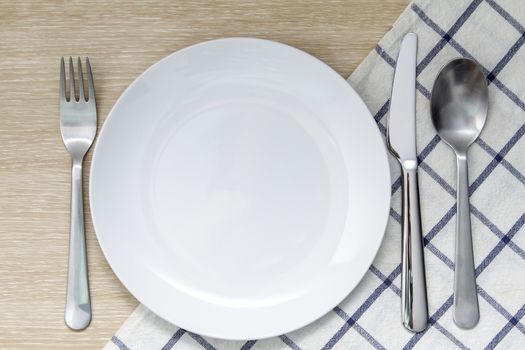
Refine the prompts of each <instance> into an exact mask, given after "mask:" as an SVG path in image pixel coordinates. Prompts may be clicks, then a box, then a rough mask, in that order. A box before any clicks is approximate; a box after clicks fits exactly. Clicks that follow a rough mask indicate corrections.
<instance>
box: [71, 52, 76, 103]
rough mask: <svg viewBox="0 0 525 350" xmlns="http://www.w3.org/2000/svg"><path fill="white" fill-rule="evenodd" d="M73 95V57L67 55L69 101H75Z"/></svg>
mask: <svg viewBox="0 0 525 350" xmlns="http://www.w3.org/2000/svg"><path fill="white" fill-rule="evenodd" d="M76 100H77V98H76V96H75V72H74V70H73V58H71V56H69V101H70V102H71V101H76Z"/></svg>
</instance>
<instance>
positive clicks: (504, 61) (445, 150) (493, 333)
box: [104, 0, 525, 350]
mask: <svg viewBox="0 0 525 350" xmlns="http://www.w3.org/2000/svg"><path fill="white" fill-rule="evenodd" d="M524 25H525V4H524V3H523V2H522V1H520V0H502V1H494V0H485V1H482V0H475V1H458V0H440V1H432V0H416V1H414V2H413V3H411V4H410V5H409V6H408V8H407V9H406V10H405V11H404V12H403V13H402V15H401V16H400V18H399V19H398V20H397V21H396V23H395V24H394V25H393V27H392V29H391V30H390V31H389V32H388V33H387V34H386V35H385V37H384V38H383V39H382V40H381V41H380V42H379V44H378V45H377V46H376V47H375V49H374V50H373V51H372V52H371V53H370V54H369V55H368V57H367V58H366V59H365V60H364V62H363V63H362V64H361V65H360V66H359V67H358V68H357V69H356V70H355V72H354V73H353V74H352V76H351V77H350V78H349V83H350V84H351V85H352V86H353V87H354V88H355V89H356V90H357V92H358V93H359V94H360V95H361V97H362V98H363V99H364V101H365V103H366V104H367V105H368V107H369V109H370V111H371V112H372V114H373V116H374V119H375V120H376V122H377V125H378V127H379V129H380V130H381V132H382V133H383V134H384V133H385V125H386V123H385V122H386V117H387V114H388V108H389V97H390V93H391V86H392V84H391V82H392V77H393V72H394V67H395V60H396V57H397V53H398V50H399V45H400V41H401V39H402V37H403V35H404V34H405V33H407V32H415V33H417V34H418V36H419V48H418V66H417V91H418V93H417V146H418V152H419V161H420V165H419V182H420V183H419V185H420V195H421V207H422V208H421V209H422V214H421V215H422V226H423V233H424V244H425V259H426V272H427V285H428V298H429V313H430V322H429V327H428V329H427V330H426V331H425V332H422V333H419V334H413V333H410V332H408V331H406V330H405V329H404V328H403V326H402V325H401V320H400V313H401V310H400V297H399V295H400V290H399V286H400V250H401V243H400V238H401V226H400V212H401V210H400V204H401V194H400V178H399V176H400V171H399V166H398V165H397V163H396V162H395V161H394V160H393V159H392V158H391V169H392V209H391V211H390V220H389V223H388V227H387V231H386V236H385V239H384V241H383V244H382V246H381V249H380V251H379V253H378V255H377V257H376V259H375V261H374V263H373V265H372V266H371V267H370V269H369V271H368V272H367V274H366V275H365V277H364V278H363V280H362V281H361V283H360V284H359V286H358V287H357V288H356V289H355V290H354V291H352V293H351V294H350V295H349V296H348V297H347V298H346V299H345V300H344V301H343V302H342V303H341V304H340V305H339V306H337V307H336V308H334V309H333V310H331V311H329V312H328V313H327V314H326V315H325V316H324V317H322V318H321V319H319V320H317V321H315V322H314V323H312V324H310V325H309V326H306V327H304V328H302V329H300V330H297V331H295V332H292V333H289V334H286V335H281V336H279V337H275V338H270V339H264V340H252V341H248V342H246V341H244V342H237V341H235V342H233V341H223V340H217V339H211V338H205V337H202V336H200V335H198V334H194V333H191V332H188V331H185V330H183V329H180V328H178V327H176V326H174V325H171V324H169V323H167V322H165V321H163V320H162V319H160V318H158V317H157V316H155V315H154V314H153V313H151V312H150V311H149V310H147V309H146V308H145V307H144V306H139V307H138V308H137V310H136V311H135V312H134V313H133V314H132V315H131V316H130V317H129V319H128V320H127V321H126V322H125V323H124V325H123V326H122V328H121V329H120V330H119V331H118V332H117V333H116V335H115V336H113V337H112V338H111V340H110V341H109V343H108V344H107V345H106V347H105V348H104V349H107V350H110V349H202V348H204V349H243V350H248V349H323V350H327V349H367V348H376V349H400V348H403V349H412V348H418V349H428V348H435V349H448V348H456V347H457V348H461V349H467V348H470V349H482V348H485V349H493V348H496V347H498V348H501V349H523V348H524V347H525V322H523V320H522V318H523V316H524V314H525V304H524V303H525V251H524V249H525V228H524V227H523V225H524V224H525V186H524V185H525V156H524V155H525V138H523V139H522V136H523V134H524V133H525V73H524V71H525V48H522V46H523V44H524V43H525V28H524ZM460 56H466V57H471V58H474V59H476V60H477V61H478V62H479V63H480V64H481V65H482V67H483V69H484V73H485V75H486V77H487V80H488V84H489V113H488V120H487V123H486V124H485V127H484V129H483V132H482V134H481V137H480V138H479V139H478V140H477V141H476V142H475V144H473V145H472V146H471V148H470V151H469V156H470V160H469V172H470V174H469V176H470V200H471V220H472V231H473V238H474V257H475V263H476V274H477V283H478V296H479V306H480V313H481V319H480V322H479V324H478V325H477V326H476V327H475V328H474V329H472V330H462V329H460V328H458V327H457V326H456V325H455V324H454V322H453V320H452V303H453V296H452V287H453V272H454V240H455V223H456V201H455V195H456V190H455V176H456V174H455V171H456V166H455V156H454V154H453V152H452V150H451V149H450V148H449V147H448V146H447V145H446V144H445V143H444V142H443V141H441V140H440V139H439V137H438V136H437V135H436V132H435V130H434V128H433V126H432V123H431V119H430V114H429V99H430V95H431V93H430V91H431V89H432V84H433V81H434V79H435V77H436V75H437V73H438V71H439V69H440V68H441V67H442V66H443V65H444V64H446V63H447V62H448V61H449V60H451V59H453V58H456V57H460ZM203 317H205V315H203Z"/></svg>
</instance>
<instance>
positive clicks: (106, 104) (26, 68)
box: [0, 0, 408, 349]
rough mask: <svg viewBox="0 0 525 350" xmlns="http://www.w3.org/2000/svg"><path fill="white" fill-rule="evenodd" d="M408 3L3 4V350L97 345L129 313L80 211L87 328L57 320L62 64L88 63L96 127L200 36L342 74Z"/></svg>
mask: <svg viewBox="0 0 525 350" xmlns="http://www.w3.org/2000/svg"><path fill="white" fill-rule="evenodd" d="M407 3H408V0H312V1H303V2H299V1H286V0H276V1H268V0H267V1H249V0H248V1H246V0H226V1H225V0H217V1H209V2H206V1H200V0H199V1H195V0H188V1H186V0H184V1H180V0H179V1H172V2H170V1H165V2H155V1H134V2H131V1H127V2H119V3H115V2H111V1H90V2H85V3H82V2H80V1H52V2H40V1H33V2H30V1H14V2H12V1H7V0H0V118H1V119H0V349H7V348H9V349H34V348H39V349H98V348H101V347H102V346H103V344H104V343H105V342H106V341H107V340H108V338H109V337H110V336H111V335H112V334H113V333H114V332H115V331H116V330H117V329H118V328H119V326H120V325H121V324H122V322H123V321H124V320H125V319H126V318H127V317H128V315H129V314H130V313H131V312H132V311H133V309H134V308H135V306H136V305H137V301H136V300H135V299H134V298H133V297H132V296H131V295H130V294H129V293H128V292H127V291H126V289H125V288H124V287H123V286H122V285H121V284H120V282H119V281H118V280H117V278H116V277H115V275H114V274H113V272H112V271H111V269H110V268H109V266H108V265H107V263H106V260H105V259H104V257H103V255H102V253H101V251H100V248H99V245H98V243H97V240H96V237H95V235H94V232H93V227H92V225H91V221H90V214H89V212H86V225H87V245H88V259H89V274H90V284H91V296H92V305H93V321H92V323H91V326H90V327H89V328H88V329H87V330H85V331H83V332H79V333H76V332H72V331H70V330H69V329H68V328H67V327H66V326H65V325H64V322H63V307H64V298H65V285H66V271H67V266H66V265H67V249H68V234H69V227H68V226H69V195H70V163H69V156H68V154H67V153H66V151H65V149H64V146H63V144H62V140H61V137H60V131H59V127H58V126H59V125H58V104H57V103H58V73H59V58H60V56H69V55H72V56H77V55H80V56H89V57H90V60H91V63H92V65H93V70H94V75H95V85H96V92H97V102H98V115H99V128H100V127H101V126H102V123H103V122H104V119H105V117H106V115H107V114H108V111H109V109H110V108H111V106H112V105H113V103H114V102H115V100H116V99H117V98H118V96H119V95H120V94H121V93H122V91H123V90H124V89H125V88H126V87H127V86H128V84H130V83H131V82H132V81H133V80H134V79H135V78H136V77H137V76H138V75H139V74H140V73H141V72H142V71H144V70H145V69H146V68H147V67H149V66H150V65H151V64H153V63H155V62H156V61H158V60H159V59H161V58H162V57H164V56H166V55H168V54H169V53H171V52H173V51H176V50H178V49H180V48H183V47H185V46H188V45H191V44H194V43H197V42H200V41H203V40H208V39H214V38H220V37H227V36H253V37H260V38H267V39H272V40H277V41H281V42H284V43H287V44H290V45H293V46H296V47H298V48H300V49H303V50H305V51H307V52H309V53H311V54H313V55H316V56H317V57H319V58H321V59H322V60H324V61H325V62H327V63H328V64H329V65H331V66H332V67H334V68H335V69H336V70H337V71H338V72H339V73H340V74H342V75H343V76H345V77H346V76H348V75H349V74H350V73H351V72H352V71H353V70H354V69H355V68H356V67H357V65H358V64H359V63H360V62H361V61H362V60H363V59H364V58H365V57H366V55H367V54H368V52H370V50H372V49H373V48H374V45H375V44H376V43H377V41H378V40H379V39H380V38H381V37H382V36H383V34H384V33H385V32H386V31H387V30H388V29H389V27H390V25H391V24H392V23H393V22H394V21H395V19H396V18H397V17H398V16H399V14H400V13H401V11H402V10H403V9H404V7H405V6H406V5H407ZM90 157H91V155H90V154H88V156H87V159H86V161H85V169H88V168H89V164H90V163H89V162H90ZM86 173H87V172H86ZM85 180H87V178H86V179H85ZM84 184H85V186H86V187H87V181H85V182H84ZM86 208H88V206H87V203H86Z"/></svg>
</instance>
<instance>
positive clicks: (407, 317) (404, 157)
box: [387, 33, 428, 332]
mask: <svg viewBox="0 0 525 350" xmlns="http://www.w3.org/2000/svg"><path fill="white" fill-rule="evenodd" d="M416 58H417V36H416V34H414V33H408V34H406V35H405V37H404V38H403V41H402V42H401V47H400V50H399V56H398V59H397V64H396V69H395V72H394V82H393V86H392V96H391V98H390V113H389V116H388V121H387V144H388V147H389V149H390V152H391V153H392V154H393V155H394V156H395V157H396V158H397V159H398V160H399V163H400V164H401V170H402V178H403V187H402V188H403V194H402V202H403V205H402V218H403V222H402V239H401V240H402V246H401V312H402V313H401V320H402V322H403V325H404V326H405V328H407V329H408V330H409V331H411V332H421V331H423V330H425V329H426V327H427V323H428V302H427V291H426V281H425V263H424V257H423V237H422V230H421V214H420V209H419V188H418V180H417V151H416Z"/></svg>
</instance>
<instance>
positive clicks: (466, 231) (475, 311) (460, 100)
mask: <svg viewBox="0 0 525 350" xmlns="http://www.w3.org/2000/svg"><path fill="white" fill-rule="evenodd" d="M430 109H431V115H432V122H433V123H434V127H435V128H436V131H437V133H438V134H439V136H440V137H441V139H443V141H445V142H446V143H447V144H448V145H450V147H452V149H453V150H454V152H455V153H456V159H457V172H458V176H457V179H458V180H457V187H456V188H457V191H456V195H457V224H456V254H455V271H454V311H453V317H454V322H455V323H456V324H457V325H458V326H459V327H461V328H466V329H468V328H473V327H474V326H475V325H476V324H477V323H478V321H479V305H478V295H477V288H476V275H475V271H474V253H473V246H472V232H471V225H470V204H469V181H468V163H467V150H468V147H469V146H470V145H471V144H472V143H473V142H474V141H476V139H477V138H478V136H479V134H480V133H481V129H483V125H485V120H486V119H487V110H488V87H487V81H486V80H485V77H484V75H483V72H482V70H481V68H480V67H479V65H478V64H477V63H476V62H475V61H473V60H471V59H467V58H459V59H455V60H453V61H451V62H450V63H448V64H447V65H446V66H445V67H444V68H443V69H442V70H441V72H439V74H438V76H437V78H436V81H435V82H434V87H433V88H432V98H431V101H430Z"/></svg>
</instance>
